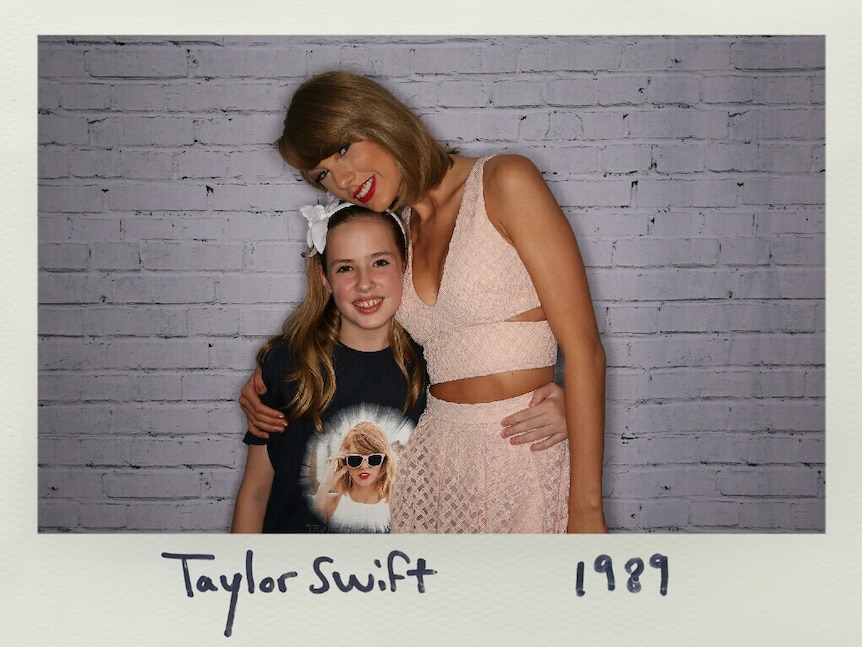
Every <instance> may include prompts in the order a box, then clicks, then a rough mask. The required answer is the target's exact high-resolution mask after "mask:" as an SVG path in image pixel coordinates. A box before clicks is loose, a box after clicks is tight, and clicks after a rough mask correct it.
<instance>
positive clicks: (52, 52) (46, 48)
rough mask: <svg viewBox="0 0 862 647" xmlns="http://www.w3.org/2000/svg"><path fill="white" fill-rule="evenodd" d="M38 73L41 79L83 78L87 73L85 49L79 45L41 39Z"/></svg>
mask: <svg viewBox="0 0 862 647" xmlns="http://www.w3.org/2000/svg"><path fill="white" fill-rule="evenodd" d="M38 74H39V78H40V79H49V78H65V77H71V78H81V77H83V76H85V74H86V72H85V69H84V51H83V50H82V49H79V48H77V47H72V46H68V45H58V44H56V43H49V42H47V41H44V40H42V39H40V41H39V48H38Z"/></svg>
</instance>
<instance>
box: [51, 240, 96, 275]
mask: <svg viewBox="0 0 862 647" xmlns="http://www.w3.org/2000/svg"><path fill="white" fill-rule="evenodd" d="M89 260H90V249H89V248H88V247H87V245H84V244H82V243H43V244H40V245H39V267H40V268H42V269H47V270H85V269H87V266H88V264H89Z"/></svg>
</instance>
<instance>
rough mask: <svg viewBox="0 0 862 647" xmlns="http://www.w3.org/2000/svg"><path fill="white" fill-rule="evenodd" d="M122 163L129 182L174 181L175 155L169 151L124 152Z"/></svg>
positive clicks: (121, 158)
mask: <svg viewBox="0 0 862 647" xmlns="http://www.w3.org/2000/svg"><path fill="white" fill-rule="evenodd" d="M120 163H121V164H122V174H123V177H124V178H126V179H128V180H171V179H173V155H172V154H171V153H169V152H167V151H142V150H124V151H122V152H121V154H120Z"/></svg>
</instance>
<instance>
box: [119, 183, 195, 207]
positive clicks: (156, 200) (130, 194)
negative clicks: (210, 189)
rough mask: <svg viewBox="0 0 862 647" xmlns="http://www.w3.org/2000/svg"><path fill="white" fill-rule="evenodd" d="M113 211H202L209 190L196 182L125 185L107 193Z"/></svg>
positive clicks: (120, 185)
mask: <svg viewBox="0 0 862 647" xmlns="http://www.w3.org/2000/svg"><path fill="white" fill-rule="evenodd" d="M106 195H107V200H108V207H109V208H110V209H111V210H112V211H135V210H140V211H203V210H205V209H206V208H207V187H206V186H205V185H203V184H197V183H180V182H139V183H131V182H124V183H123V184H116V185H113V186H111V187H110V188H109V189H108V192H107V194H106Z"/></svg>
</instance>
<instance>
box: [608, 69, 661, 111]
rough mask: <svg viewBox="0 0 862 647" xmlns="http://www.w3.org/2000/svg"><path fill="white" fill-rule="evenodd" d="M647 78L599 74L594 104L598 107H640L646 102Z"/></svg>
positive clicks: (618, 74) (648, 80) (648, 81)
mask: <svg viewBox="0 0 862 647" xmlns="http://www.w3.org/2000/svg"><path fill="white" fill-rule="evenodd" d="M649 83H650V79H649V77H648V76H643V75H637V76H630V75H626V74H620V73H614V74H600V75H599V76H598V78H597V79H596V83H595V86H596V103H597V104H598V105H600V106H618V105H640V104H642V103H644V102H645V101H646V97H647V89H648V87H649Z"/></svg>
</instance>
